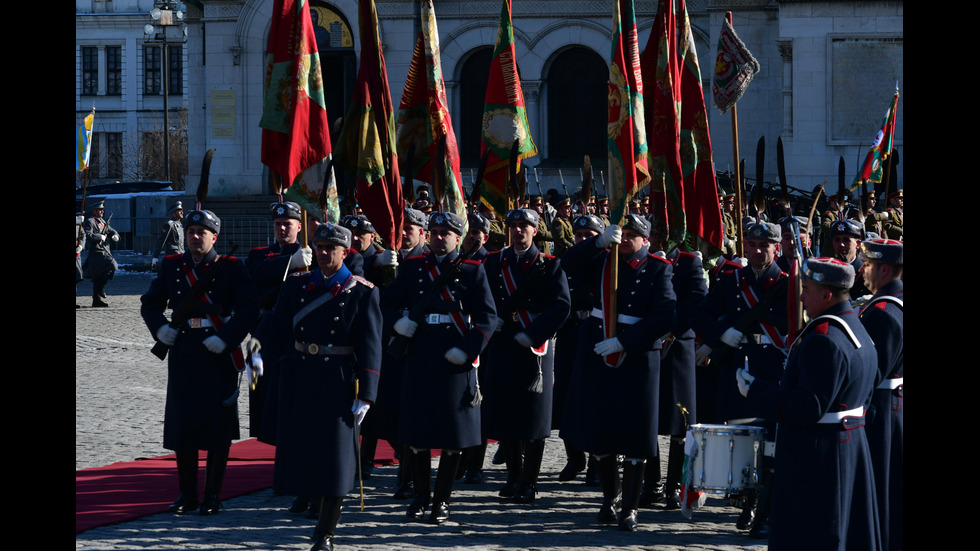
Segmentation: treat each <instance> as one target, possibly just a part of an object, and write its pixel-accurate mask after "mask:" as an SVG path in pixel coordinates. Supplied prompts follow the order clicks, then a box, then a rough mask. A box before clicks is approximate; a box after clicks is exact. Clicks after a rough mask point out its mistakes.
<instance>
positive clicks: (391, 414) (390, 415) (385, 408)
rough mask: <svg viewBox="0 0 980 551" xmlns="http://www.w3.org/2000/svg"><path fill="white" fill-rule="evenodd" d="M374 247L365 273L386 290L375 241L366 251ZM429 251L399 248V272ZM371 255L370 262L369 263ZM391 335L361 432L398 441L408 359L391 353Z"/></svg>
mask: <svg viewBox="0 0 980 551" xmlns="http://www.w3.org/2000/svg"><path fill="white" fill-rule="evenodd" d="M372 249H374V254H373V255H369V256H366V257H365V273H366V274H367V276H366V277H367V278H368V279H369V280H371V281H373V282H374V284H375V285H379V289H381V292H382V293H383V291H384V287H385V286H384V285H380V284H379V282H383V281H384V272H383V269H382V268H380V267H376V266H374V262H375V260H376V259H377V254H378V253H380V251H378V250H377V248H376V247H375V246H374V244H372V245H371V247H369V248H368V249H365V254H369V251H371V250H372ZM427 254H429V248H428V247H427V246H426V245H425V244H423V243H419V244H418V245H416V246H415V247H414V248H413V249H412V250H411V251H409V252H408V253H407V254H404V255H403V254H402V253H401V251H398V263H399V267H398V268H397V271H401V270H402V268H401V264H402V263H404V262H405V259H406V258H411V257H413V256H423V255H427ZM368 258H370V264H368ZM375 279H377V280H375ZM390 337H391V335H390V334H389V332H388V331H386V330H383V331H382V333H381V342H382V347H381V348H382V351H381V372H382V373H384V374H385V376H384V377H382V378H381V382H380V383H379V384H378V401H377V402H375V404H374V405H373V406H371V415H368V416H367V418H365V419H364V423H362V424H361V434H363V435H364V436H369V437H373V438H379V439H384V440H388V441H389V442H395V443H400V441H399V440H398V422H399V421H398V420H399V417H400V416H401V403H402V374H403V373H404V371H405V360H404V359H399V358H396V357H394V356H392V355H391V354H389V353H388V350H387V347H386V346H384V343H387V342H388V339H389V338H390Z"/></svg>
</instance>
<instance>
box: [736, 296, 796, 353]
mask: <svg viewBox="0 0 980 551" xmlns="http://www.w3.org/2000/svg"><path fill="white" fill-rule="evenodd" d="M739 287H740V289H739V290H740V291H741V294H742V299H743V300H745V303H746V304H748V305H749V308H754V307H755V305H756V304H759V297H758V296H757V295H756V293H755V289H753V288H752V285H750V284H749V280H748V278H745V277H740V278H739ZM759 326H760V327H761V328H762V331H763V332H764V333H765V334H766V335H767V336H768V337H769V340H770V341H772V344H773V345H774V346H775V347H776V348H778V349H780V350H781V351H782V352H783V354H786V339H785V338H783V336H781V335H780V334H779V330H778V329H776V328H775V327H774V326H773V325H772V324H770V323H766V322H765V321H763V320H759Z"/></svg>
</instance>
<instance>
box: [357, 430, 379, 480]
mask: <svg viewBox="0 0 980 551" xmlns="http://www.w3.org/2000/svg"><path fill="white" fill-rule="evenodd" d="M377 451H378V439H377V438H368V437H362V438H361V464H360V465H358V466H357V468H359V469H361V480H368V479H370V478H371V473H373V472H374V455H375V453H376V452H377Z"/></svg>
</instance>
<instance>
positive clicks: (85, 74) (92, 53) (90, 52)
mask: <svg viewBox="0 0 980 551" xmlns="http://www.w3.org/2000/svg"><path fill="white" fill-rule="evenodd" d="M98 92H99V49H98V48H96V47H95V46H83V47H82V95H83V96H94V95H96V94H97V93H98Z"/></svg>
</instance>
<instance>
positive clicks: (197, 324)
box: [187, 318, 201, 329]
mask: <svg viewBox="0 0 980 551" xmlns="http://www.w3.org/2000/svg"><path fill="white" fill-rule="evenodd" d="M187 326H188V327H190V328H191V329H200V328H201V318H191V319H189V320H187Z"/></svg>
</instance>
